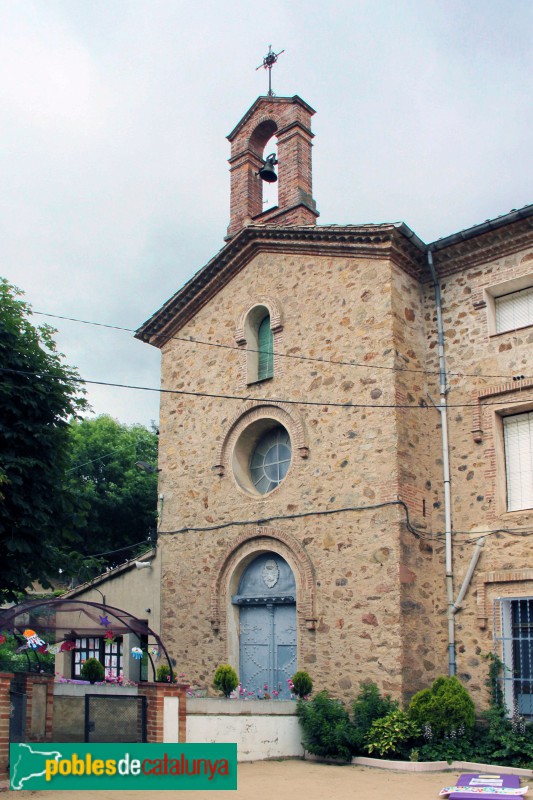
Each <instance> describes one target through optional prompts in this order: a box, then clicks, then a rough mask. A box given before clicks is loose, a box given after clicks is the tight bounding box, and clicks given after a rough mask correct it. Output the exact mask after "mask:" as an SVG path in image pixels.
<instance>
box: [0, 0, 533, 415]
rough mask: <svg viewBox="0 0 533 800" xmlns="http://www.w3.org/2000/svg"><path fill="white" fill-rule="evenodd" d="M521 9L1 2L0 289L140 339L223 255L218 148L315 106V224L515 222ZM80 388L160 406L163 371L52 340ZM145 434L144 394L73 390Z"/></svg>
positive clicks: (404, 1)
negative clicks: (296, 101) (254, 125)
mask: <svg viewBox="0 0 533 800" xmlns="http://www.w3.org/2000/svg"><path fill="white" fill-rule="evenodd" d="M532 39H533V3H532V2H531V0H508V2H502V0H498V1H497V2H496V1H495V0H467V2H465V0H335V2H331V3H327V2H323V1H322V2H319V1H318V0H271V2H269V3H268V4H264V5H263V4H259V3H251V2H239V1H238V0H226V1H225V2H220V0H216V2H215V1H214V0H197V2H196V3H194V4H193V3H191V2H182V0H39V2H37V1H35V2H32V0H24V1H22V0H1V1H0V141H1V147H0V163H1V168H2V181H1V187H2V191H1V193H0V231H1V242H2V245H1V249H0V254H1V256H0V258H1V269H0V274H2V275H3V276H5V277H7V278H8V279H9V280H10V281H11V282H12V283H14V284H16V285H17V286H19V287H20V288H21V289H23V290H24V291H25V293H26V296H27V299H28V300H29V301H30V302H31V304H32V305H33V308H34V310H35V311H40V312H46V313H48V314H56V315H61V316H68V317H76V318H80V319H84V320H89V321H95V322H100V323H104V324H109V325H117V326H123V327H126V328H136V327H138V326H139V325H140V324H141V323H142V322H144V320H145V319H147V318H148V317H149V316H150V315H151V314H152V313H153V312H154V311H155V310H156V309H157V308H159V307H160V306H161V304H162V303H163V302H164V301H165V300H167V299H168V297H169V296H170V295H171V294H172V293H173V292H174V291H176V289H178V288H179V287H180V286H181V285H182V284H183V283H184V282H185V281H186V280H187V279H188V278H190V276H191V275H192V274H193V273H194V272H196V271H197V270H198V269H199V268H200V267H202V266H203V265H204V264H205V263H206V262H207V261H208V260H209V259H210V258H211V257H212V256H213V255H214V254H215V253H216V252H217V251H218V250H219V249H220V247H221V246H222V245H223V237H224V235H225V233H226V227H227V224H228V218H229V173H228V165H227V158H228V156H229V143H228V142H227V141H226V138H225V137H226V135H227V134H228V133H229V132H230V131H231V130H232V128H233V127H234V125H235V124H236V123H237V122H238V121H239V119H240V118H241V117H242V115H243V114H244V112H245V111H246V110H247V109H248V108H249V106H250V105H251V104H252V103H253V102H254V101H255V99H256V98H257V97H258V96H259V95H261V94H265V93H266V90H267V87H268V81H267V73H266V72H265V71H264V70H262V69H261V70H259V71H256V69H255V67H256V66H257V65H258V64H260V63H261V62H262V58H263V56H264V55H265V54H266V52H267V50H268V45H269V44H270V43H272V46H273V48H274V50H276V51H279V50H281V49H284V50H285V53H284V54H283V55H282V56H280V59H279V61H278V64H277V65H276V67H275V69H274V72H273V89H274V91H275V92H276V94H277V95H279V96H283V95H287V96H292V95H294V94H299V95H300V96H301V97H302V98H303V99H304V100H306V101H307V102H308V103H309V104H310V105H312V106H313V107H314V108H315V109H316V111H317V114H316V116H315V117H314V118H313V126H314V132H315V134H316V138H315V140H314V145H315V147H314V151H313V158H314V196H315V198H316V201H317V206H318V209H319V211H320V213H321V216H320V219H319V222H321V223H324V224H327V223H339V224H349V223H364V222H394V221H399V220H403V221H405V222H406V223H407V224H408V225H409V226H410V227H411V228H412V229H413V230H414V231H415V232H416V233H417V234H418V235H419V236H420V237H421V238H422V239H424V240H425V241H432V240H434V239H436V238H438V237H440V236H446V235H448V234H450V233H454V232H455V231H458V230H460V229H462V228H465V227H470V226H471V225H474V224H476V223H479V222H482V221H483V220H485V219H488V218H492V217H496V216H498V215H500V214H503V213H507V212H508V211H509V210H511V209H512V208H519V207H521V206H523V205H526V204H528V203H531V202H533V192H532V180H531V178H532V171H533V170H532V167H533V147H532V138H533V103H532V88H531V87H532V85H533V69H532V67H533V48H532V47H531V42H532ZM35 321H50V322H52V323H53V324H54V325H55V326H56V327H57V328H58V334H57V340H58V343H59V345H60V349H61V350H62V352H64V353H65V355H66V360H67V362H68V363H69V364H71V365H74V366H77V367H78V368H79V371H80V373H81V375H82V376H83V377H84V378H86V379H89V380H95V381H108V382H114V383H127V384H136V385H142V386H147V387H154V388H157V387H158V385H159V363H160V362H159V352H158V351H157V350H155V349H154V348H151V347H150V346H148V345H145V344H142V343H140V342H138V341H136V340H134V339H133V338H132V335H131V334H129V333H126V332H121V331H113V330H108V329H105V328H99V327H94V326H90V325H82V324H79V323H75V322H65V321H60V320H53V319H51V320H48V319H47V318H46V317H38V316H36V317H35ZM89 399H90V402H91V403H92V406H93V409H94V413H110V414H111V415H113V416H114V417H116V418H117V419H119V420H121V421H123V422H128V423H135V422H140V423H143V424H149V423H150V421H151V420H157V418H158V404H159V399H158V395H157V392H148V391H135V390H126V389H117V388H106V387H99V388H91V387H90V388H89Z"/></svg>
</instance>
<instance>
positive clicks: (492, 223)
mask: <svg viewBox="0 0 533 800" xmlns="http://www.w3.org/2000/svg"><path fill="white" fill-rule="evenodd" d="M532 216H533V204H531V205H527V206H523V207H522V208H518V209H516V208H513V209H512V211H509V213H508V214H502V216H501V217H496V218H495V219H487V220H485V222H481V223H479V224H478V225H473V226H472V227H471V228H465V229H464V230H462V231H458V232H457V233H452V234H450V235H449V236H445V237H443V238H442V239H437V240H436V241H435V242H430V244H428V245H427V249H428V250H431V251H432V252H437V251H438V250H444V248H445V247H451V245H454V244H459V243H460V242H464V241H467V240H468V239H473V238H474V237H475V236H481V235H482V234H484V233H489V232H490V231H495V230H498V228H503V227H504V226H505V225H510V224H511V223H513V222H518V221H520V220H522V219H527V218H528V217H532Z"/></svg>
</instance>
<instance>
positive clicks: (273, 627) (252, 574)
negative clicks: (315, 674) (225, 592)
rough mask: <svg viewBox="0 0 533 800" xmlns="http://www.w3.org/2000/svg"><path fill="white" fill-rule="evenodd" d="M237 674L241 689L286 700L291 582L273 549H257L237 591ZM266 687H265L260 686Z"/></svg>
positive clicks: (292, 649) (292, 624) (292, 667)
mask: <svg viewBox="0 0 533 800" xmlns="http://www.w3.org/2000/svg"><path fill="white" fill-rule="evenodd" d="M231 602H232V603H233V605H235V606H238V607H239V676H240V680H241V684H242V687H243V689H244V690H245V691H250V692H253V693H254V694H256V693H258V692H259V693H261V694H264V691H268V692H269V694H272V692H273V691H276V692H278V693H279V697H280V698H285V699H287V698H289V696H290V691H289V688H288V683H287V679H288V678H291V677H292V675H293V674H294V672H295V671H296V669H297V623H296V582H295V579H294V575H293V572H292V569H291V568H290V566H289V565H288V563H287V562H286V561H285V559H284V558H282V557H281V556H280V555H279V554H278V553H274V552H266V553H261V555H259V556H257V557H256V558H254V559H253V561H251V562H250V564H248V566H247V568H246V570H245V571H244V573H243V575H242V576H241V580H240V582H239V588H238V591H237V594H235V595H233V597H232V598H231ZM265 686H267V687H268V689H267V690H265V689H264V687H265Z"/></svg>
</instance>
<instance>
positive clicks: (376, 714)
mask: <svg viewBox="0 0 533 800" xmlns="http://www.w3.org/2000/svg"><path fill="white" fill-rule="evenodd" d="M360 687H361V690H360V692H359V694H358V695H357V699H356V700H354V702H353V704H352V710H353V735H352V739H353V744H354V747H355V749H356V750H357V752H363V751H364V750H365V749H366V748H365V737H366V735H367V733H368V731H369V730H370V726H371V725H372V723H373V722H374V721H375V720H377V719H381V718H382V717H386V716H387V714H390V712H391V711H396V710H397V708H398V703H397V701H396V700H392V699H391V698H390V696H389V695H386V696H385V697H382V696H381V694H380V692H379V689H378V687H377V686H376V684H375V683H372V681H364V682H363V683H361V685H360Z"/></svg>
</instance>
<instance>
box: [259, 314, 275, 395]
mask: <svg viewBox="0 0 533 800" xmlns="http://www.w3.org/2000/svg"><path fill="white" fill-rule="evenodd" d="M257 350H258V364H257V380H258V381H262V380H265V378H272V376H273V375H274V337H273V336H272V331H271V329H270V314H267V315H266V317H264V318H263V320H262V321H261V323H260V325H259V328H258V330H257Z"/></svg>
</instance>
